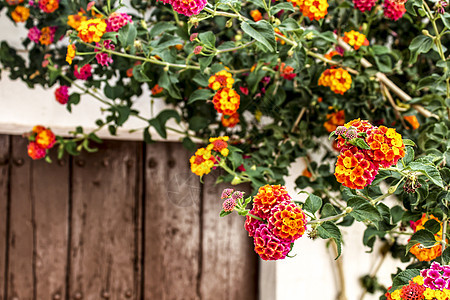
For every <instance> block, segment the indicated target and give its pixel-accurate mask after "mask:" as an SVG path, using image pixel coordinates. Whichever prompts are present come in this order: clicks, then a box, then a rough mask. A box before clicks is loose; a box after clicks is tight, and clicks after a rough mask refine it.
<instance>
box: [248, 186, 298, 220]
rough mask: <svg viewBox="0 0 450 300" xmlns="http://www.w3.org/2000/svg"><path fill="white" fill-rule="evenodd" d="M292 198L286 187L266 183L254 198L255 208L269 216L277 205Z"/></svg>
mask: <svg viewBox="0 0 450 300" xmlns="http://www.w3.org/2000/svg"><path fill="white" fill-rule="evenodd" d="M290 199H291V196H289V194H288V192H287V190H286V187H284V186H281V185H269V184H266V185H265V186H262V187H260V188H259V189H258V194H256V196H255V198H253V209H254V210H256V211H258V212H260V213H261V214H262V215H267V216H268V214H269V213H270V210H271V209H272V208H273V207H274V206H275V205H278V204H280V203H281V202H284V201H287V200H290Z"/></svg>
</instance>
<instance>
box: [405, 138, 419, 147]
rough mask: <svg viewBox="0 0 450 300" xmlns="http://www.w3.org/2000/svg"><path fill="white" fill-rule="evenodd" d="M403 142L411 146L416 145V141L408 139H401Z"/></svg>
mask: <svg viewBox="0 0 450 300" xmlns="http://www.w3.org/2000/svg"><path fill="white" fill-rule="evenodd" d="M403 144H405V146H413V147H414V146H416V143H414V142H413V141H411V140H409V139H403Z"/></svg>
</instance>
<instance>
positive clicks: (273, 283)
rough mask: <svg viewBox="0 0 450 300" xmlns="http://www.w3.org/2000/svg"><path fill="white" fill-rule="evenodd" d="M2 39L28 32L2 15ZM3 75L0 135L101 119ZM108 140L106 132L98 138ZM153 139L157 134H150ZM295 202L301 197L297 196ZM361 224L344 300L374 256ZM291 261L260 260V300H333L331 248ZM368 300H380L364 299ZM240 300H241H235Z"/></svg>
mask: <svg viewBox="0 0 450 300" xmlns="http://www.w3.org/2000/svg"><path fill="white" fill-rule="evenodd" d="M0 28H2V30H1V31H0V40H7V41H9V42H10V43H11V44H12V45H14V46H18V47H20V40H19V39H20V38H24V37H25V35H26V31H24V30H23V28H21V27H20V26H18V27H15V26H14V25H13V24H12V23H11V22H10V21H9V20H7V19H6V18H5V16H4V15H2V16H0ZM5 75H6V74H4V73H3V75H2V78H1V80H0V133H13V134H22V133H23V132H26V131H29V130H30V129H31V128H32V127H33V126H34V125H36V124H42V125H44V126H49V127H51V128H52V129H53V130H54V131H55V132H56V133H57V134H61V135H63V134H66V133H67V132H68V131H69V130H73V129H74V128H75V127H76V126H79V125H81V126H83V127H84V128H85V130H86V131H88V130H89V129H93V128H95V120H96V119H97V118H99V117H101V112H100V107H101V105H100V104H99V103H98V102H97V101H96V100H95V99H93V98H91V97H88V96H83V97H82V102H81V103H80V105H78V106H75V107H73V112H72V113H71V114H70V113H68V112H67V110H66V109H65V106H63V105H60V104H59V103H57V102H56V101H55V99H54V95H53V92H54V89H55V88H56V87H55V88H53V89H51V90H44V89H42V88H36V89H28V88H27V87H26V85H24V84H23V83H22V82H18V81H16V82H13V81H10V80H9V79H8V78H7V77H6V76H5ZM150 101H151V98H150V93H149V92H148V91H147V92H145V93H144V96H142V97H141V98H139V99H137V100H136V101H135V108H136V109H138V110H140V111H141V112H143V115H144V116H149V115H150V113H149V111H150ZM163 108H164V105H163V102H162V101H160V100H158V99H155V111H156V112H157V111H159V110H161V109H163ZM143 126H145V123H143V122H142V121H140V120H137V119H134V120H130V121H129V122H127V123H126V126H125V127H124V129H122V130H120V131H119V138H123V139H137V140H139V139H141V138H142V137H141V136H142V134H141V133H140V132H139V133H133V134H130V133H128V130H130V129H134V128H140V127H143ZM173 126H177V125H173ZM99 135H100V136H102V137H109V134H108V133H107V132H106V131H102V132H100V134H99ZM153 136H154V137H157V134H156V133H155V134H153ZM178 138H179V137H178V136H177V135H169V139H170V140H177V139H178ZM303 169H304V165H303V164H302V162H301V161H299V162H297V163H296V164H295V165H294V166H292V167H291V169H290V170H291V175H292V176H290V177H289V178H288V180H287V187H288V190H289V192H290V194H291V195H296V194H297V192H298V191H295V190H294V186H295V184H294V181H295V178H296V177H297V176H298V174H300V173H301V172H302V171H303ZM295 198H296V199H299V197H298V196H297V197H295ZM363 232H364V226H363V225H361V224H357V225H355V226H352V227H351V229H349V230H345V231H344V232H343V234H344V242H345V245H344V247H343V255H342V259H343V264H344V272H345V280H346V290H347V299H349V300H356V299H360V295H361V293H362V290H361V288H360V285H359V282H358V280H359V277H360V276H362V275H364V274H367V273H368V272H369V271H370V267H371V266H372V265H373V262H374V260H376V259H377V257H378V256H377V254H376V252H374V253H372V254H367V253H365V251H366V250H367V249H365V248H364V247H363V246H362V242H361V241H362V237H363ZM294 254H295V255H296V256H295V257H294V258H287V259H285V260H284V261H279V262H263V261H261V270H262V272H261V275H260V282H261V291H260V295H261V297H260V299H261V300H294V299H295V300H297V299H320V300H333V299H337V298H336V296H337V294H336V291H337V286H338V280H337V277H336V276H337V273H336V268H335V266H336V261H334V257H335V256H334V253H333V251H332V249H327V248H326V243H325V242H324V241H322V240H316V241H312V240H310V239H308V238H307V237H306V236H305V237H303V238H301V239H299V240H298V241H297V242H296V243H295V247H294ZM397 266H400V264H399V262H397V261H394V260H392V259H389V258H388V259H387V260H386V261H385V263H384V265H383V267H382V268H381V269H380V271H379V275H381V276H380V280H381V282H382V283H383V284H385V285H387V286H389V285H390V281H391V280H390V274H391V273H392V272H395V270H396V268H397ZM364 299H366V300H372V299H373V300H375V299H378V296H377V297H374V296H369V295H368V296H366V297H365V298H364ZM236 300H240V299H236ZM242 300H245V299H242Z"/></svg>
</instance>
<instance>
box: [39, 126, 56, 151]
mask: <svg viewBox="0 0 450 300" xmlns="http://www.w3.org/2000/svg"><path fill="white" fill-rule="evenodd" d="M36 143H37V144H38V145H39V146H40V147H42V148H44V149H50V148H52V147H53V145H55V143H56V137H55V134H54V133H53V132H52V131H51V130H50V129H44V130H41V131H40V132H39V133H38V134H36Z"/></svg>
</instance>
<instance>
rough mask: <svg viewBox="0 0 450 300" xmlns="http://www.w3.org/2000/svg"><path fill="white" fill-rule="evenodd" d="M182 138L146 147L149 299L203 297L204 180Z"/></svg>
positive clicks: (147, 294)
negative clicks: (192, 166)
mask: <svg viewBox="0 0 450 300" xmlns="http://www.w3.org/2000/svg"><path fill="white" fill-rule="evenodd" d="M189 157H190V155H189V153H188V151H186V150H185V149H184V148H183V147H182V146H181V144H179V143H158V144H152V145H149V146H148V147H147V159H146V172H145V174H146V181H145V183H146V194H145V197H146V198H145V253H144V259H145V264H144V266H145V274H144V275H145V276H144V278H145V286H144V299H158V300H178V299H180V300H191V299H200V291H199V281H198V280H199V275H200V274H199V259H200V251H201V247H200V218H199V213H200V206H199V199H200V183H199V178H198V177H197V176H196V175H194V174H192V173H191V172H190V169H189Z"/></svg>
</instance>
